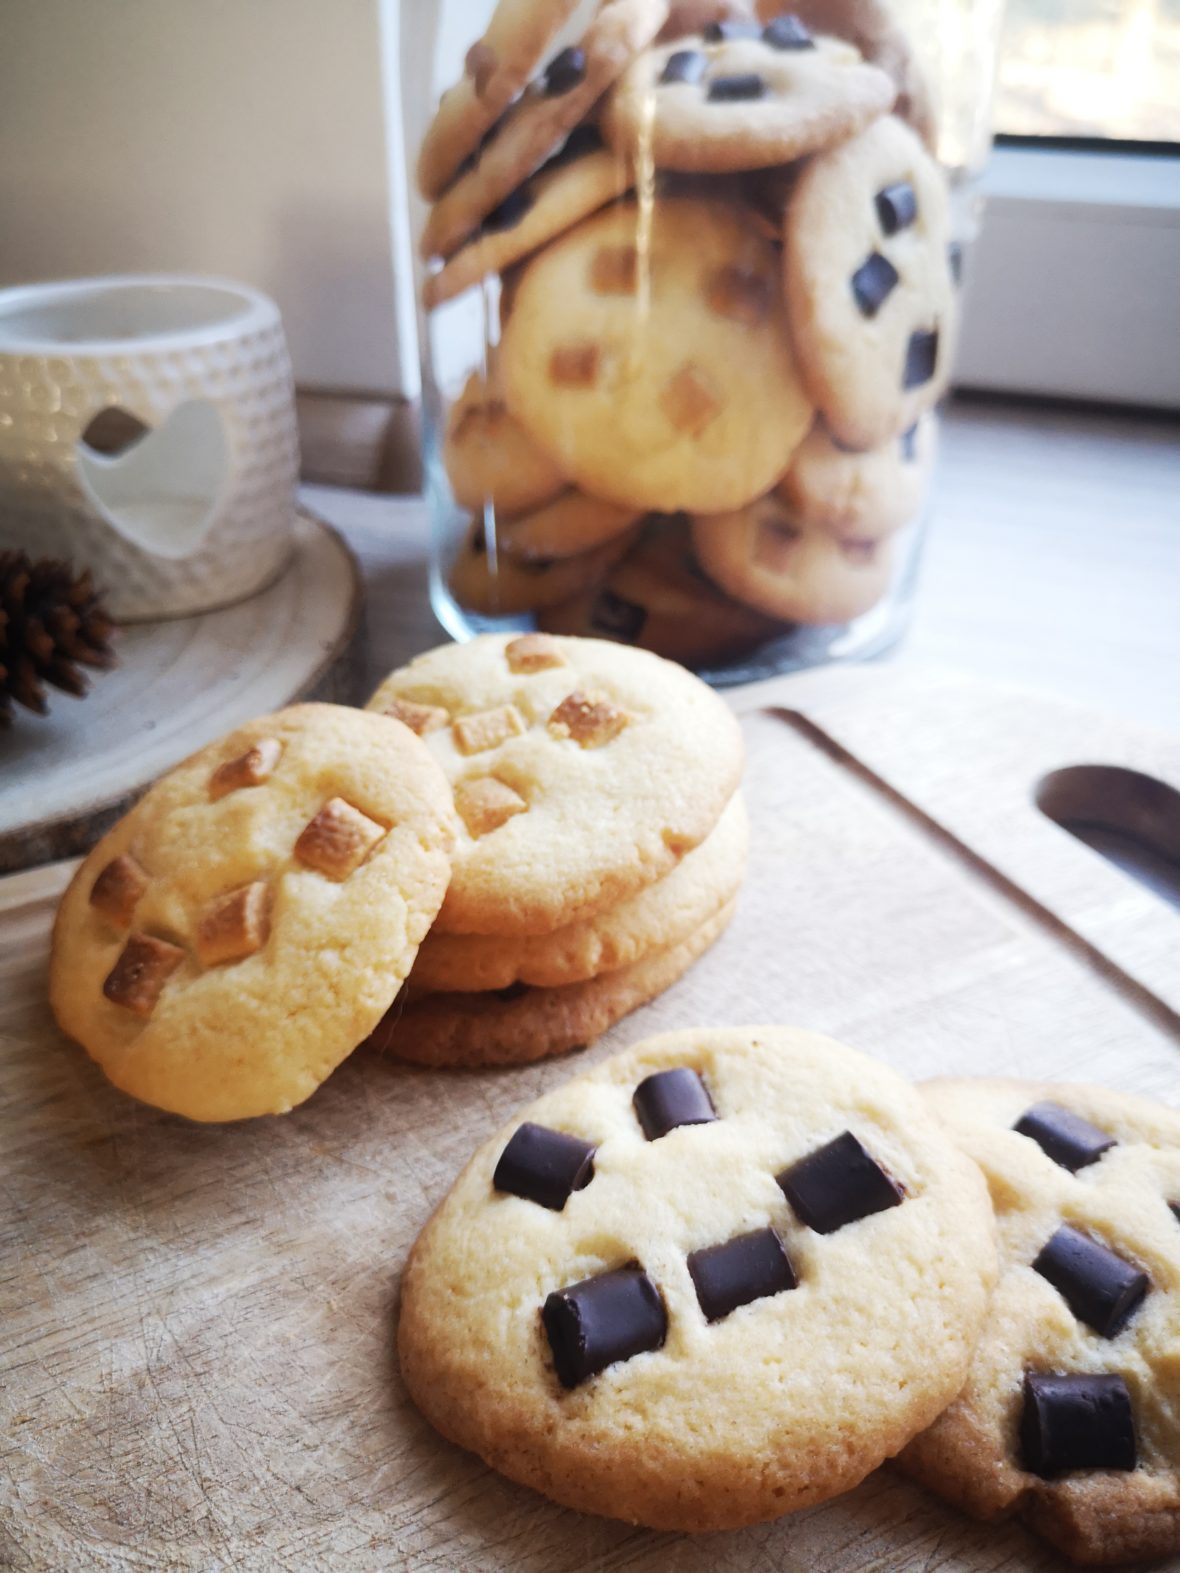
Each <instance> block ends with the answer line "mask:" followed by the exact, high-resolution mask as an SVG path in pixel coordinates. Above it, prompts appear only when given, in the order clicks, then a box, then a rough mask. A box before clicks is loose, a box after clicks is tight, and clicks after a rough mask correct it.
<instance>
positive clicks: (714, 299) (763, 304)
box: [705, 268, 770, 328]
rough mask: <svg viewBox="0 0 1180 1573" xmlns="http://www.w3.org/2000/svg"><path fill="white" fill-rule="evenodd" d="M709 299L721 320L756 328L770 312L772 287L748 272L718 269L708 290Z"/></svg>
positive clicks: (756, 274) (710, 305)
mask: <svg viewBox="0 0 1180 1573" xmlns="http://www.w3.org/2000/svg"><path fill="white" fill-rule="evenodd" d="M705 299H706V301H707V302H708V304H709V310H710V311H713V312H715V313H716V314H717V316H719V317H729V318H730V319H731V320H732V321H734V322H744V323H745V324H746V325H747V327H751V328H754V327H757V326H758V324H759V323H760V322H764V321H765V320H766V316H767V314H768V312H769V311H770V283H769V281H768V280H767V279H765V278H763V276H762V275H761V274H759V273H750V272H748V271H747V270H746V269H745V268H718V269H717V271H716V273H714V274H713V276H712V278H710V280H709V282H708V285H707V286H706V289H705Z"/></svg>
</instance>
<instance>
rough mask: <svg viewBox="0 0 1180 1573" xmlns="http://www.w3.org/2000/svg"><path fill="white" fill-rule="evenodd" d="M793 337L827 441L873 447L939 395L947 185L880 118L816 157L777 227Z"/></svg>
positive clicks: (948, 324) (949, 293) (951, 334)
mask: <svg viewBox="0 0 1180 1573" xmlns="http://www.w3.org/2000/svg"><path fill="white" fill-rule="evenodd" d="M785 241H786V254H785V277H786V293H787V306H788V310H789V314H790V322H791V335H792V339H793V342H794V344H795V348H796V350H797V352H798V355H799V365H800V369H801V371H802V374H803V379H804V382H805V384H806V386H807V390H808V392H809V393H810V395H811V397H812V398H813V399H814V400H815V402H816V404H817V405H818V406H819V409H820V411H821V412H822V414H823V416H824V419H825V420H826V422H827V424H828V427H829V428H830V430H831V431H832V433H833V434H834V435H835V436H836V437H837V438H839V440H840V441H841V442H845V443H848V444H849V445H850V446H852V447H856V448H874V447H877V446H879V445H880V444H882V443H885V442H887V441H888V440H889V438H890V437H895V436H897V435H899V434H900V433H901V432H903V431H906V430H908V428H909V427H910V426H912V425H913V424H914V422H915V421H916V420H917V419H918V417H919V416H920V415H922V414H924V413H925V411H927V410H929V409H930V408H931V407H932V406H933V405H934V404H935V402H936V401H937V399H938V398H939V396H940V394H941V393H942V391H943V389H944V388H945V387H946V383H947V379H948V377H949V375H950V366H951V357H952V353H953V349H954V339H955V325H956V319H957V303H956V295H955V287H954V280H953V278H952V276H951V267H950V261H949V259H948V254H947V246H948V243H949V241H950V231H949V227H948V217H947V193H946V181H945V179H944V177H943V174H942V171H941V170H940V169H939V168H938V165H937V164H935V162H934V160H933V159H932V158H931V157H930V155H929V153H927V151H926V149H925V148H924V147H923V146H922V144H921V142H920V141H919V140H918V137H917V136H916V135H915V133H914V132H913V131H912V130H911V129H910V128H909V127H908V126H907V125H905V124H903V122H902V121H900V120H898V119H896V118H895V117H893V116H887V117H885V118H884V119H882V120H878V121H876V122H875V123H874V124H873V125H871V126H870V127H869V128H868V130H867V131H862V132H861V133H860V135H859V136H856V137H853V138H851V139H850V140H849V141H847V142H843V143H841V144H840V145H839V146H838V147H835V148H831V149H829V150H828V151H826V152H824V153H820V154H818V155H817V156H816V157H815V158H814V159H812V160H811V162H810V163H809V164H808V165H807V167H806V168H805V169H804V170H803V172H802V174H801V175H800V176H799V179H798V182H797V183H796V185H795V189H794V191H793V192H792V194H791V200H790V205H789V207H788V209H787V216H786V227H785Z"/></svg>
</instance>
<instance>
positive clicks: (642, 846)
mask: <svg viewBox="0 0 1180 1573" xmlns="http://www.w3.org/2000/svg"><path fill="white" fill-rule="evenodd" d="M395 701H396V702H399V703H406V702H408V703H410V704H413V705H419V706H428V707H430V708H431V709H436V710H444V711H446V713H447V714H448V715H449V716H450V718H451V725H450V726H448V727H439V728H438V729H437V730H434V731H431V732H429V733H427V734H426V735H425V737H424V739H423V741H424V742H425V743H426V745H427V746H428V747H429V748H430V750H431V751H432V753H433V754H434V756H435V758H436V759H437V760H438V761H439V763H440V764H441V765H442V767H443V770H444V772H445V773H446V775H447V777H448V779H449V780H450V782H451V784H452V786H453V788H454V791H455V799H456V804H457V806H458V811H459V819H460V828H459V831H458V838H457V841H456V845H455V852H454V872H453V877H452V880H451V885H450V888H449V890H448V892H447V897H446V901H445V902H444V904H443V908H442V911H441V913H440V914H439V918H438V923H437V926H436V927H437V930H438V931H441V932H443V933H451V934H485V935H489V934H490V935H500V936H508V935H517V936H519V935H539V934H552V933H553V932H554V931H555V930H557V929H560V928H563V927H564V926H565V925H567V924H571V923H575V922H579V921H581V920H583V919H588V918H591V917H593V916H594V915H595V914H597V913H602V912H605V911H606V910H607V909H608V908H611V907H614V906H616V905H617V904H618V903H619V902H621V901H624V900H625V899H626V898H627V897H628V896H631V895H633V894H634V893H635V892H636V891H638V890H640V889H642V888H643V887H645V886H647V885H650V884H652V883H653V882H654V881H655V880H657V879H661V878H662V877H663V876H664V875H665V874H668V873H670V872H671V871H672V869H674V868H675V867H676V865H677V864H678V863H679V862H680V860H681V858H683V857H684V856H685V854H686V853H688V852H690V851H691V850H692V849H693V848H694V847H697V846H699V845H700V843H701V842H702V841H704V840H705V838H706V837H707V836H708V835H709V834H710V832H711V831H712V830H713V828H714V827H715V826H716V824H717V822H718V820H719V819H720V817H721V814H722V811H723V809H724V808H725V806H726V804H727V803H728V802H729V800H730V798H731V797H732V795H733V793H734V790H735V789H736V787H737V784H738V780H739V777H740V775H741V768H742V741H741V732H740V730H739V728H738V725H737V722H736V720H735V719H734V716H733V713H732V712H731V711H730V709H729V707H728V706H727V705H726V704H725V703H724V702H723V701H722V700H721V699H720V698H718V696H717V695H716V694H714V693H713V692H712V690H711V689H709V688H707V687H706V686H705V684H704V683H702V682H700V681H699V680H698V679H697V678H695V677H693V676H691V675H690V674H689V673H688V672H686V671H684V670H683V668H681V667H678V666H673V665H672V664H671V663H670V662H668V661H664V660H661V659H660V658H659V657H658V656H654V655H651V654H649V653H648V652H647V651H645V650H629V649H626V648H624V647H622V646H619V645H615V644H609V643H607V642H606V641H604V640H598V639H571V638H558V637H554V636H550V635H545V634H523V635H520V636H517V637H513V636H511V635H503V634H488V635H485V636H483V637H481V638H478V639H473V640H471V641H470V642H469V643H467V644H462V645H458V644H453V645H445V646H443V647H442V648H440V649H437V650H431V651H429V652H428V653H427V654H426V655H423V656H419V657H418V659H417V660H416V661H413V662H411V663H410V665H409V666H405V667H401V668H400V669H399V670H398V671H396V672H394V673H392V674H391V675H390V676H389V677H388V678H386V680H385V682H384V683H382V684H381V686H380V688H379V689H378V690H377V692H376V693H375V694H374V696H373V698H372V699H371V700H370V702H369V707H370V709H373V710H385V709H387V708H388V707H389V705H390V704H392V703H394V702H395Z"/></svg>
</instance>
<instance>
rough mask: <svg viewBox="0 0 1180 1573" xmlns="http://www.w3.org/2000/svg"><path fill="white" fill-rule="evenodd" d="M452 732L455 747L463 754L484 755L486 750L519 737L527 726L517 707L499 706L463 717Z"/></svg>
mask: <svg viewBox="0 0 1180 1573" xmlns="http://www.w3.org/2000/svg"><path fill="white" fill-rule="evenodd" d="M452 730H453V732H454V734H455V747H456V748H457V749H458V750H459V752H460V753H461V754H482V753H483V752H484V750H485V749H488V748H498V747H499V746H500V744H501V743H506V742H507V741H508V739H509V738H510V737H519V736H520V735H521V733H522V732H524V730H525V724H524V721H523V720H522V719H521V715H520V711H519V710H518V709H517V708H516V706H515V705H497V706H496V708H495V709H494V710H479V711H477V712H476V714H475V715H465V716H461V717H460V718H459V720H458V721H456V722H455V724H454V726H453V728H452Z"/></svg>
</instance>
